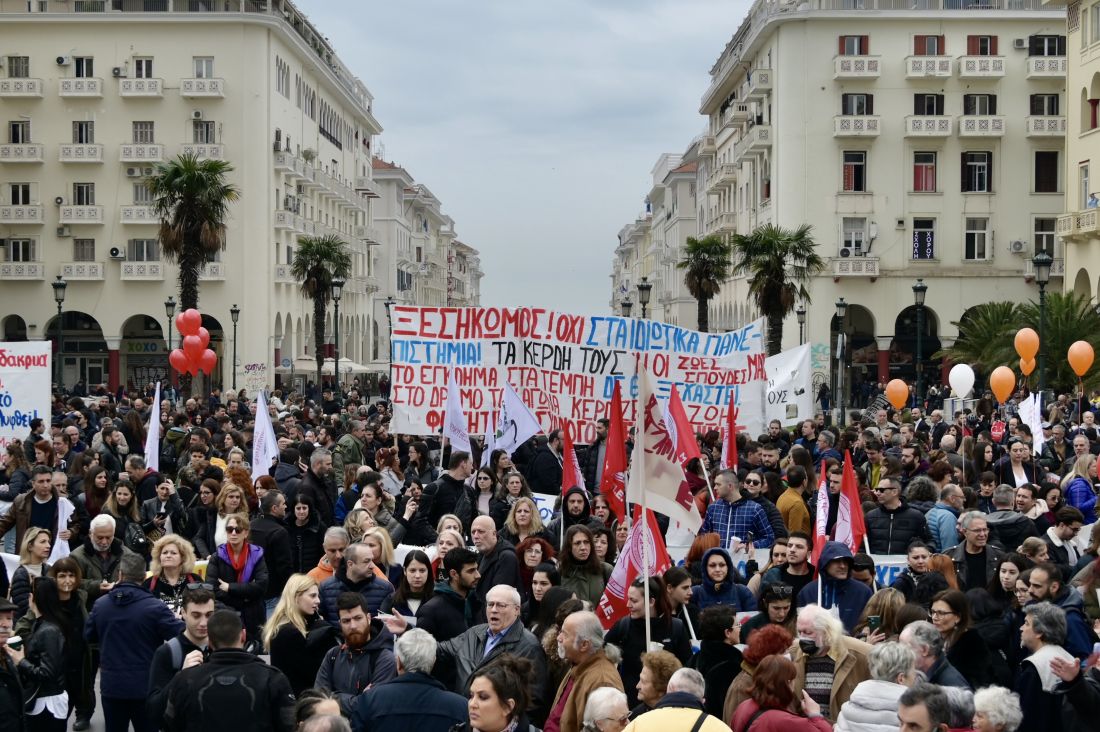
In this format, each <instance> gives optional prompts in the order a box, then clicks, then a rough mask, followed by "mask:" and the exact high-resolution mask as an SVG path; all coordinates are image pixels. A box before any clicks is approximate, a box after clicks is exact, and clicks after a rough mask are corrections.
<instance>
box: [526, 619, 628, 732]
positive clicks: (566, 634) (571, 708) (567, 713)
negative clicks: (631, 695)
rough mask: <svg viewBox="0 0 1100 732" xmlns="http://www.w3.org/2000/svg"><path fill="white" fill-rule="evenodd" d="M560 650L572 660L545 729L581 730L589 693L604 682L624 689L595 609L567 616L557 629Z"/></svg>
mask: <svg viewBox="0 0 1100 732" xmlns="http://www.w3.org/2000/svg"><path fill="white" fill-rule="evenodd" d="M558 654H559V655H561V656H562V657H563V658H565V660H567V661H569V663H570V664H572V666H573V667H572V668H571V669H570V670H569V673H567V674H566V675H565V678H564V679H562V682H561V685H560V686H559V687H558V692H557V694H556V695H555V696H554V703H553V704H552V705H551V707H550V716H549V717H548V718H547V720H546V725H545V726H544V728H543V729H544V732H580V728H581V724H582V723H583V721H584V705H585V703H586V702H587V700H588V695H589V694H591V693H592V692H593V691H595V690H596V689H598V688H600V687H601V686H610V687H613V688H615V689H618V690H619V691H622V690H623V681H622V679H621V678H620V677H619V672H618V670H617V669H616V668H615V664H613V663H611V661H609V660H608V658H607V655H606V654H605V653H604V650H603V626H602V625H600V619H599V618H598V617H596V614H595V613H592V612H583V611H582V612H576V613H573V614H572V615H569V616H568V617H566V619H565V622H563V623H562V625H561V632H560V633H558Z"/></svg>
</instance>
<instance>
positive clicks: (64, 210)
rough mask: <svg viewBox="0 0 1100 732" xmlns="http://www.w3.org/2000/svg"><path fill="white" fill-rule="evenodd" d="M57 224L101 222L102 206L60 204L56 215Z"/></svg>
mask: <svg viewBox="0 0 1100 732" xmlns="http://www.w3.org/2000/svg"><path fill="white" fill-rule="evenodd" d="M57 223H59V224H102V223H103V207H102V206H62V207H61V208H60V209H59V211H58V215H57Z"/></svg>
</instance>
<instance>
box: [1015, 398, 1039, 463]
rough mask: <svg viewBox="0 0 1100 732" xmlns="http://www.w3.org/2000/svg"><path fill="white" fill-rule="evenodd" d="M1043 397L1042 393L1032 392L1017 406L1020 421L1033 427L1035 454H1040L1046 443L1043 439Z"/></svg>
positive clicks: (1032, 436) (1032, 435) (1032, 446)
mask: <svg viewBox="0 0 1100 732" xmlns="http://www.w3.org/2000/svg"><path fill="white" fill-rule="evenodd" d="M1042 399H1043V397H1042V395H1041V394H1031V395H1029V396H1028V398H1027V399H1024V400H1023V401H1022V402H1020V405H1019V407H1017V410H1018V412H1019V417H1020V421H1021V422H1023V423H1024V424H1026V425H1027V426H1028V427H1030V428H1031V449H1032V451H1033V453H1034V454H1035V455H1038V454H1040V453H1041V452H1042V451H1043V445H1044V444H1046V440H1044V439H1043V408H1042Z"/></svg>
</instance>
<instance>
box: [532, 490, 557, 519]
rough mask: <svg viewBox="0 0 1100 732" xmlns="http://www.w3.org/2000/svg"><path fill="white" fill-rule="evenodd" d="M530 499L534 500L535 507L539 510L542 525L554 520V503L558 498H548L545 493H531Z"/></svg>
mask: <svg viewBox="0 0 1100 732" xmlns="http://www.w3.org/2000/svg"><path fill="white" fill-rule="evenodd" d="M531 497H532V498H534V499H535V505H536V506H538V509H539V518H540V519H542V525H543V526H545V525H546V524H548V523H550V522H551V521H552V520H553V518H554V503H555V502H556V501H557V500H558V496H548V495H546V494H545V493H532V494H531Z"/></svg>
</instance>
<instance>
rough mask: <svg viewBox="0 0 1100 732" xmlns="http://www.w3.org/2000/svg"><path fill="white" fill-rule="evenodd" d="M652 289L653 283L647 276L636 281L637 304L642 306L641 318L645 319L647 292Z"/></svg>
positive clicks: (647, 303)
mask: <svg viewBox="0 0 1100 732" xmlns="http://www.w3.org/2000/svg"><path fill="white" fill-rule="evenodd" d="M652 290H653V283H652V282H650V281H649V278H648V277H643V278H642V281H641V282H639V283H638V304H639V305H641V306H642V320H645V316H646V307H647V306H648V305H649V294H650V292H651V291H652Z"/></svg>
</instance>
